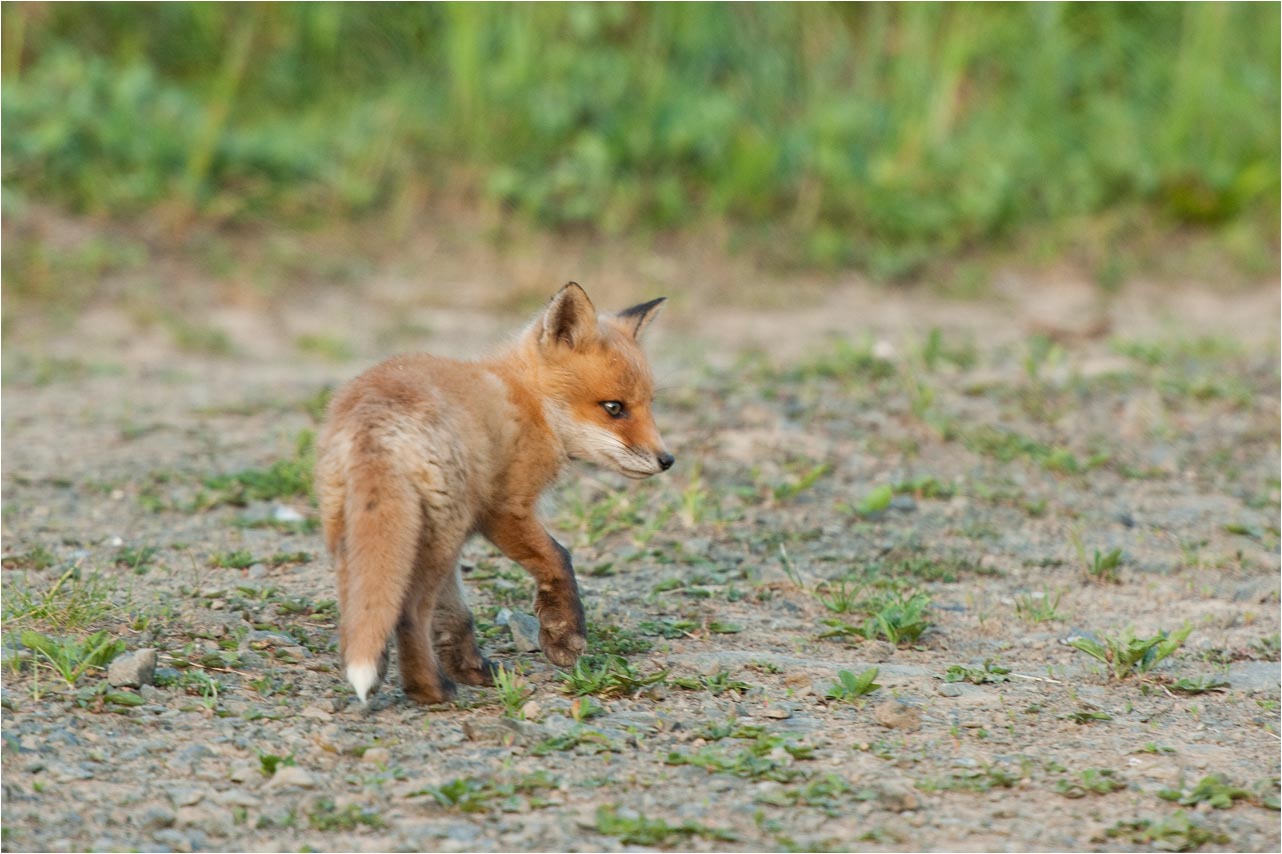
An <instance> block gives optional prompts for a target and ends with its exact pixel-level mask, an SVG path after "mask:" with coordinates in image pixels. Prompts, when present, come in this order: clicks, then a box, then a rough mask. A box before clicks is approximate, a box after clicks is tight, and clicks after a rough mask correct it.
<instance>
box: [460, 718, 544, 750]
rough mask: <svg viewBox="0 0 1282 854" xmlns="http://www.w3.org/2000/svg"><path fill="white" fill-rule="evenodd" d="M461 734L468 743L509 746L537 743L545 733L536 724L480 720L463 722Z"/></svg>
mask: <svg viewBox="0 0 1282 854" xmlns="http://www.w3.org/2000/svg"><path fill="white" fill-rule="evenodd" d="M463 734H464V735H465V736H467V738H468V739H469V740H470V741H481V742H492V743H496V744H504V745H511V744H516V743H518V742H519V743H526V742H531V741H539V740H541V739H542V738H543V736H544V735H545V734H546V731H545V730H544V729H543V728H542V727H540V726H539V725H537V724H529V723H523V722H521V721H515V720H512V719H511V718H490V719H486V718H480V719H477V720H471V721H464V722H463Z"/></svg>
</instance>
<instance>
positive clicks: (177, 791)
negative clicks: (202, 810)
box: [169, 786, 205, 807]
mask: <svg viewBox="0 0 1282 854" xmlns="http://www.w3.org/2000/svg"><path fill="white" fill-rule="evenodd" d="M204 796H205V792H204V790H202V789H198V788H196V787H195V786H174V787H173V788H171V789H170V790H169V800H171V801H173V804H174V806H176V807H189V806H191V805H192V804H197V803H200V799H201V798H203V797H204Z"/></svg>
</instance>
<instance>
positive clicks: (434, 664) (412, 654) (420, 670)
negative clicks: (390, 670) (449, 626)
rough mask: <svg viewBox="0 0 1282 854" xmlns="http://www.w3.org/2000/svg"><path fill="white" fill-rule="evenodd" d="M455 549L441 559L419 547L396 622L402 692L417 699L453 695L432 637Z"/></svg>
mask: <svg viewBox="0 0 1282 854" xmlns="http://www.w3.org/2000/svg"><path fill="white" fill-rule="evenodd" d="M456 554H457V551H453V552H451V553H450V555H449V558H448V560H442V559H440V557H439V553H438V552H435V551H434V550H432V549H431V548H430V546H428V545H423V546H422V547H421V548H420V554H419V561H418V566H417V568H416V570H415V573H414V580H413V585H412V587H411V588H410V594H409V596H408V597H407V599H406V601H405V606H404V609H403V610H402V612H401V616H400V621H399V622H398V623H397V625H396V644H397V651H398V653H399V658H398V661H399V664H400V669H401V683H402V685H403V687H404V689H405V695H406V696H407V697H409V698H410V699H411V700H414V701H416V702H419V703H424V704H431V703H444V702H447V701H449V700H450V699H451V698H453V696H454V693H455V687H454V682H453V680H451V679H450V678H449V677H448V676H447V675H446V674H445V672H444V671H443V669H442V667H441V662H440V661H439V659H438V658H437V650H436V649H435V648H434V646H433V643H432V638H433V634H434V630H435V628H436V626H435V625H434V623H435V616H436V613H437V606H438V603H439V602H440V601H441V597H442V595H443V594H444V592H445V590H446V589H447V588H449V587H450V586H451V583H452V581H451V579H452V576H453V574H454V571H453V566H454V564H453V560H454V555H456Z"/></svg>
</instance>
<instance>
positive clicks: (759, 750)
mask: <svg viewBox="0 0 1282 854" xmlns="http://www.w3.org/2000/svg"><path fill="white" fill-rule="evenodd" d="M748 733H752V735H748ZM729 737H731V738H742V739H745V740H746V741H747V743H746V744H745V746H744V747H743V748H741V749H739V750H737V751H730V750H726V749H724V748H722V747H720V746H719V745H711V744H710V745H706V746H704V747H701V748H699V750H697V751H695V752H694V753H678V752H676V751H673V752H670V753H669V754H668V756H667V758H666V759H665V760H664V761H665V762H666V763H667V764H669V765H694V766H697V767H699V768H704V769H706V770H708V771H710V772H714V773H720V774H732V775H734V776H736V777H743V778H746V779H749V780H775V781H776V782H780V783H789V782H792V781H793V780H796V779H798V778H801V777H804V776H806V773H805V772H804V771H802V770H801V769H799V768H796V767H794V766H793V765H792V763H791V762H789V761H788V760H785V759H782V758H780V753H785V754H787V755H788V756H789V757H791V759H793V760H799V759H810V758H812V757H813V756H814V748H813V747H811V746H810V745H808V744H798V743H796V742H791V741H787V740H785V739H783V738H780V737H779V736H775V735H770V734H769V733H766V732H765V731H764V730H761V729H759V728H747V727H745V728H743V729H742V735H741V734H739V732H738V731H731V732H730V733H729Z"/></svg>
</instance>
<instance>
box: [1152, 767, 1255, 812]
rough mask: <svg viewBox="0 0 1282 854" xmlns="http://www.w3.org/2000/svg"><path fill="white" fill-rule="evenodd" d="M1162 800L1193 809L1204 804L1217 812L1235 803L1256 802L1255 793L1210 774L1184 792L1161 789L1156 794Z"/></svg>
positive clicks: (1222, 777) (1222, 776) (1220, 775)
mask: <svg viewBox="0 0 1282 854" xmlns="http://www.w3.org/2000/svg"><path fill="white" fill-rule="evenodd" d="M1157 796H1158V797H1159V798H1161V799H1162V800H1166V801H1175V802H1176V803H1178V804H1179V805H1180V806H1185V807H1195V806H1197V805H1198V804H1202V803H1205V804H1207V805H1208V806H1210V807H1213V808H1214V809H1217V810H1226V809H1229V808H1230V807H1232V806H1233V804H1234V803H1235V802H1236V801H1252V800H1256V796H1255V793H1253V792H1251V791H1249V790H1247V789H1243V788H1241V787H1240V786H1234V785H1232V784H1231V783H1229V781H1228V779H1227V778H1226V777H1225V776H1224V775H1223V774H1210V775H1208V776H1206V777H1203V778H1202V779H1201V780H1199V781H1198V783H1197V785H1196V786H1194V787H1193V788H1192V789H1190V790H1189V791H1187V792H1185V791H1182V790H1180V789H1162V790H1161V791H1159V792H1158V793H1157Z"/></svg>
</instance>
